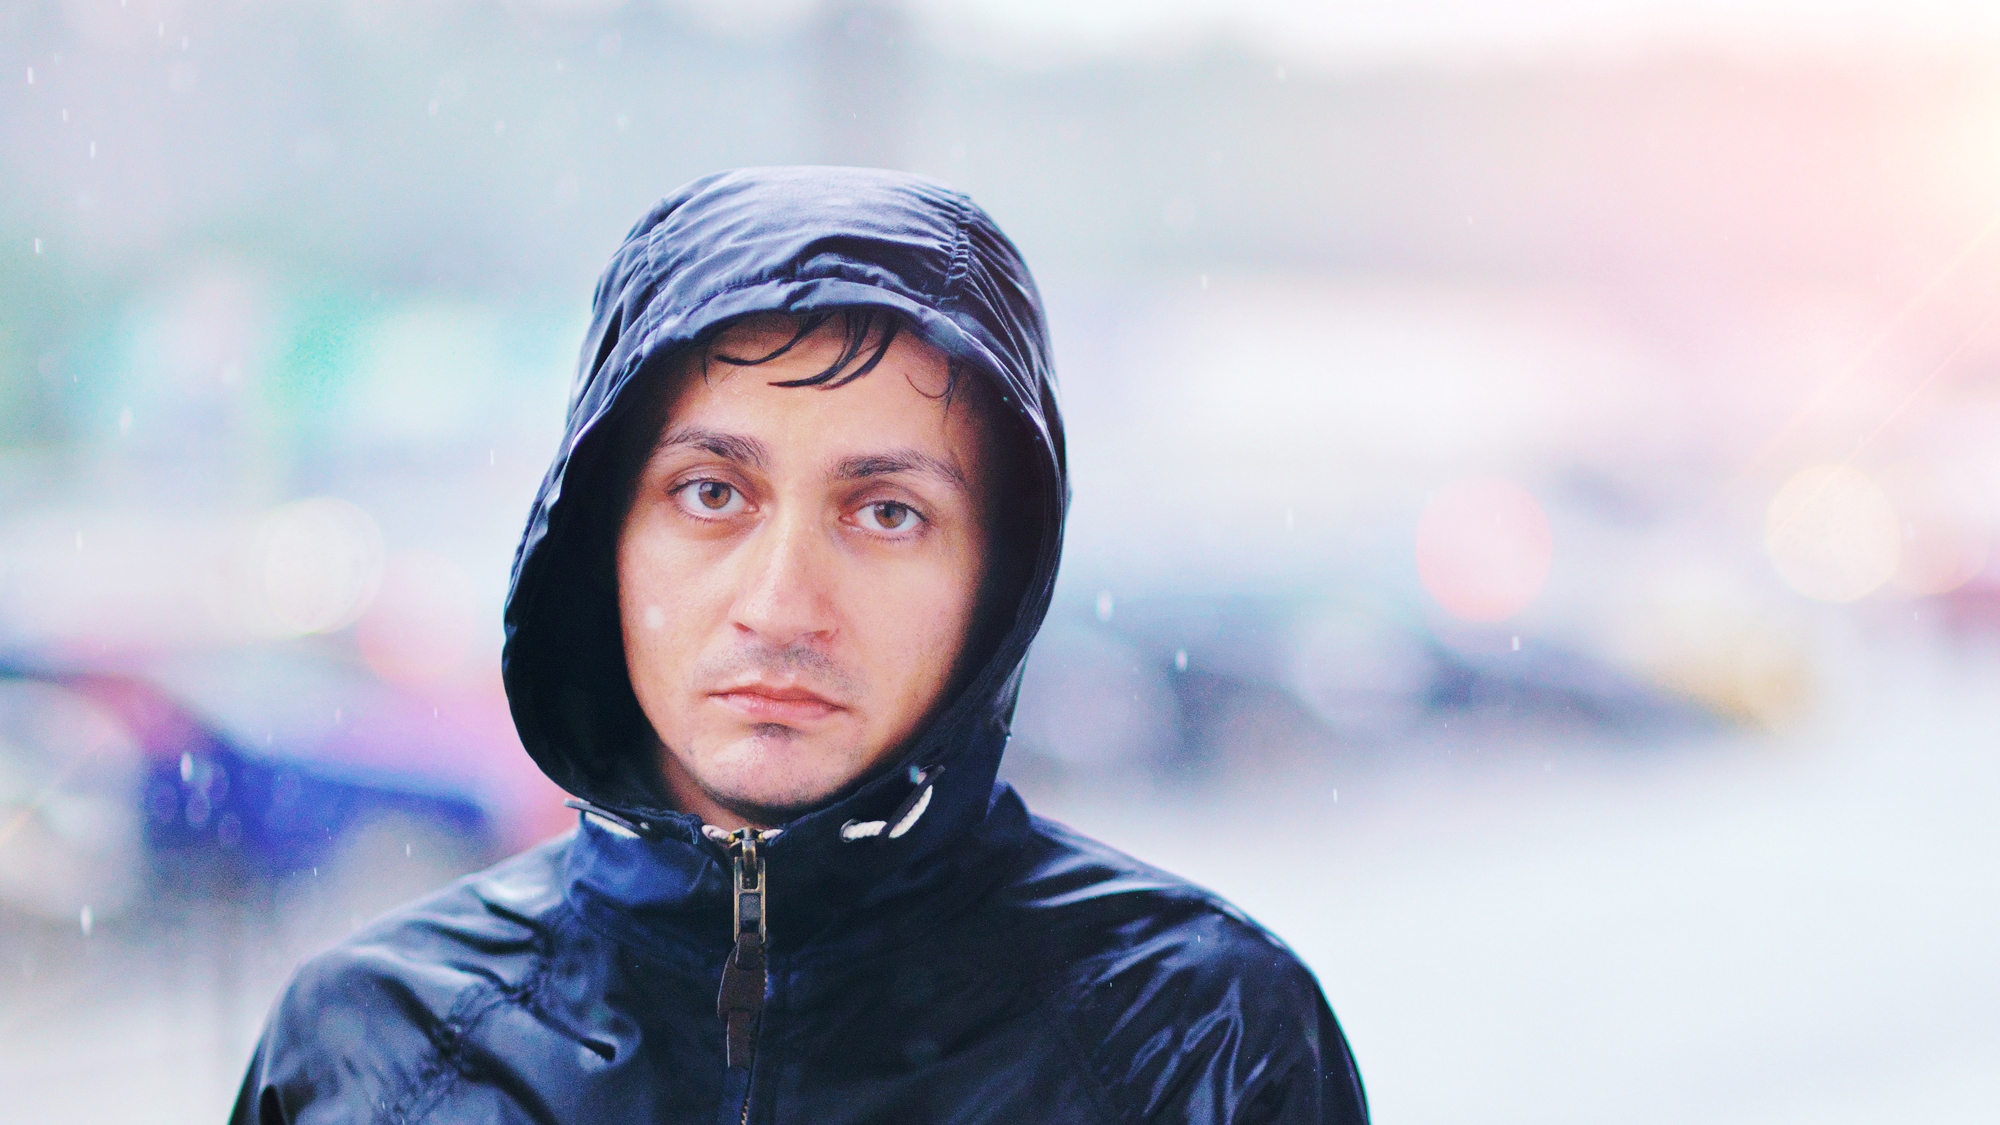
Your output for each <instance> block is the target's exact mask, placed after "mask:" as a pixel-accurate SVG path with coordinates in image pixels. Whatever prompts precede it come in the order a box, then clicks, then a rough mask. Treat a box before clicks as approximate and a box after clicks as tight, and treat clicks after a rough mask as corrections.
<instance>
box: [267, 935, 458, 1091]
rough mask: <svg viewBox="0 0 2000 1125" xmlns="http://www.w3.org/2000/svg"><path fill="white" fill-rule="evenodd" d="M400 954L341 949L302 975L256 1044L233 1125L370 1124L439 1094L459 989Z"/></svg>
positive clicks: (357, 947) (324, 956) (439, 973)
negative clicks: (440, 1045) (425, 1095)
mask: <svg viewBox="0 0 2000 1125" xmlns="http://www.w3.org/2000/svg"><path fill="white" fill-rule="evenodd" d="M397 952H398V951H395V950H393V949H386V948H384V947H382V946H379V945H366V944H363V945H354V946H343V947H337V948H335V949H333V950H331V951H329V952H327V953H323V954H321V955H320V956H318V957H315V958H313V959H312V960H311V961H308V962H306V964H305V965H303V966H301V967H300V969H299V972H298V974H297V975H296V976H295V977H294V978H293V980H292V983H291V984H290V985H289V986H288V987H287V988H286V989H285V993H284V995H283V996H281V997H280V998H279V1000H278V1003H277V1005H276V1007H274V1008H273V1009H272V1011H271V1017H270V1019H269V1021H268V1022H267V1023H266V1024H265V1027H264V1034H263V1037H262V1038H261V1039H259V1040H258V1043H257V1050H256V1053H255V1054H254V1055H253V1056H252V1057H251V1059H250V1067H249V1070H248V1071H247V1072H246V1073H245V1074H244V1076H243V1085H242V1087H241V1088H240V1089H239V1090H238V1092H237V1096H236V1108H235V1110H234V1112H232V1113H231V1115H230V1122H231V1125H319V1123H321V1122H335V1121H338V1122H354V1121H367V1120H371V1119H373V1118H374V1117H375V1116H377V1115H387V1114H390V1113H394V1112H397V1111H399V1110H402V1109H406V1108H408V1106H409V1104H410V1102H411V1101H412V1099H413V1098H414V1097H416V1096H418V1095H420V1094H421V1093H422V1092H423V1091H425V1090H426V1089H429V1088H431V1087H433V1086H434V1085H435V1080H436V1078H437V1077H438V1071H439V1065H438V1063H439V1055H438V1050H437V1047H436V1043H437V1042H438V1040H439V1039H441V1038H444V1037H445V1036H446V1033H447V1032H448V1030H449V1026H450V1025H449V1018H450V1017H449V1016H448V1015H447V1013H448V1012H449V1010H450V1008H451V1007H452V1004H451V1000H452V999H453V997H452V995H451V993H452V992H453V991H454V990H453V988H452V986H453V985H454V984H455V983H456V982H454V981H452V980H450V979H449V976H448V974H447V973H445V972H442V971H440V969H439V968H437V967H434V966H428V965H424V964H421V963H417V962H413V961H411V960H409V959H406V958H403V957H400V956H397Z"/></svg>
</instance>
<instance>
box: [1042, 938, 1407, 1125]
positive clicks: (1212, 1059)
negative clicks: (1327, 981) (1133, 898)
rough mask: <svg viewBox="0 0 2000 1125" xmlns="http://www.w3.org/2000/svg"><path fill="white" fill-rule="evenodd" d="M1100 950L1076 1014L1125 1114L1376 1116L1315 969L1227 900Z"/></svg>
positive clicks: (1238, 1119) (1222, 1121)
mask: <svg viewBox="0 0 2000 1125" xmlns="http://www.w3.org/2000/svg"><path fill="white" fill-rule="evenodd" d="M1129 936H1131V937H1133V938H1135V939H1136V941H1135V942H1134V943H1133V944H1131V945H1127V946H1125V947H1123V948H1121V949H1120V950H1118V955H1117V956H1116V957H1115V958H1114V959H1110V960H1107V961H1100V962H1098V964H1097V965H1096V967H1095V972H1093V973H1092V974H1091V979H1088V980H1086V981H1084V982H1082V984H1083V987H1082V988H1081V989H1080V990H1079V995H1081V997H1082V998H1083V1002H1082V1004H1081V1005H1080V1006H1079V1007H1078V1009H1077V1010H1076V1012H1075V1014H1076V1016H1077V1017H1079V1018H1080V1019H1081V1020H1082V1021H1083V1023H1082V1025H1081V1026H1080V1027H1079V1032H1080V1034H1081V1035H1082V1036H1083V1038H1084V1042H1086V1043H1089V1044H1091V1047H1092V1053H1093V1054H1094V1055H1095V1059H1096V1069H1097V1072H1098V1075H1099V1077H1100V1079H1101V1080H1102V1081H1103V1082H1104V1084H1105V1085H1106V1086H1107V1087H1108V1088H1109V1089H1110V1090H1111V1096H1112V1099H1113V1100H1114V1101H1115V1102H1117V1103H1119V1106H1120V1114H1119V1115H1120V1116H1121V1117H1123V1118H1124V1119H1126V1120H1128V1121H1144V1122H1147V1123H1149V1125H1197V1123H1199V1125H1366V1123H1367V1121H1368V1103H1367V1099H1366V1097H1365V1096H1364V1094H1363V1093H1362V1089H1361V1078H1360V1075H1359V1073H1358V1072H1357V1070H1356V1068H1355V1064H1354V1057H1353V1055H1352V1054H1351V1053H1350V1052H1349V1050H1348V1046H1347V1039H1346V1036H1345V1035H1343V1034H1342V1033H1341V1030H1340V1025H1339V1023H1338V1022H1336V1021H1335V1019H1334V1016H1333V1011H1332V1010H1331V1009H1330V1008H1329V1007H1328V1006H1327V1002H1326V999H1325V997H1324V996H1323V995H1322V994H1321V992H1320V989H1319V984H1318V982H1316V981H1315V980H1314V979H1313V976H1312V973H1311V972H1310V971H1308V970H1307V969H1306V967H1305V966H1304V965H1303V964H1301V963H1300V962H1299V960H1298V958H1297V957H1296V956H1294V955H1293V954H1292V952H1291V951H1290V950H1289V949H1287V948H1285V946H1284V945H1283V944H1282V943H1280V942H1278V941H1277V939H1275V938H1273V937H1271V936H1270V935H1269V934H1268V933H1266V932H1265V931H1264V930H1263V929H1261V928H1260V927H1258V926H1257V925H1256V924H1255V923H1253V922H1250V921H1249V920H1248V919H1246V918H1244V917H1243V916H1242V915H1241V914H1238V913H1236V912H1235V911H1233V910H1231V909H1229V908H1227V907H1207V908H1205V909H1202V910H1199V911H1198V912H1197V913H1196V914H1195V915H1194V916H1192V917H1190V916H1185V915H1184V916H1182V917H1180V918H1178V919H1175V920H1173V921H1172V922H1171V923H1169V924H1167V925H1165V926H1162V927H1161V928H1160V929H1158V930H1155V931H1153V932H1152V933H1149V934H1144V935H1129Z"/></svg>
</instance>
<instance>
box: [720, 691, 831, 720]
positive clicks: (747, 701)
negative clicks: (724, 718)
mask: <svg viewBox="0 0 2000 1125" xmlns="http://www.w3.org/2000/svg"><path fill="white" fill-rule="evenodd" d="M708 697H709V698H710V699H713V700H715V701H716V702H717V703H720V704H722V705H723V706H724V707H727V708H729V709H730V710H732V711H735V712H736V713H737V714H739V715H742V716H743V717H744V718H746V719H753V720H755V721H757V722H760V723H805V722H812V721H813V720H815V719H824V718H826V717H827V716H829V715H831V714H833V713H834V712H836V711H840V710H843V708H842V707H841V706H840V705H839V704H837V703H835V702H833V701H832V700H830V699H827V698H826V697H825V696H823V695H820V694H818V693H817V692H813V691H809V690H807V689H806V688H802V687H798V686H796V685H792V686H785V687H779V686H776V685H773V684H766V683H748V684H737V685H734V686H732V687H726V688H723V689H721V690H719V691H712V692H710V693H709V695H708Z"/></svg>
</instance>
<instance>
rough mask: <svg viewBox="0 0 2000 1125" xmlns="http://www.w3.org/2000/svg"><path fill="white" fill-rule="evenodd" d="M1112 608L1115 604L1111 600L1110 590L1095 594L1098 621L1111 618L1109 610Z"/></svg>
mask: <svg viewBox="0 0 2000 1125" xmlns="http://www.w3.org/2000/svg"><path fill="white" fill-rule="evenodd" d="M1114 608H1115V606H1114V605H1113V603H1112V601H1111V591H1109V590H1106V591H1104V592H1103V593H1101V594H1099V595H1097V619H1098V620H1099V621H1109V620H1111V611H1112V609H1114Z"/></svg>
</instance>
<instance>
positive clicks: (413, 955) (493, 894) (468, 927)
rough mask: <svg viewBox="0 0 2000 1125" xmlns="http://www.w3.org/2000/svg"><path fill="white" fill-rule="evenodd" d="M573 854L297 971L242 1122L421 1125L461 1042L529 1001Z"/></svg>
mask: <svg viewBox="0 0 2000 1125" xmlns="http://www.w3.org/2000/svg"><path fill="white" fill-rule="evenodd" d="M568 842H569V838H568V837H563V838H560V839H557V840H553V841H550V842H549V843H546V844H543V845H540V846H538V847H535V848H532V849H530V850H528V851H526V852H523V853H521V854H520V855H517V856H514V857H513V858H511V859H508V860H504V861H502V862H501V863H499V864H497V865H495V866H493V867H491V868H488V869H487V870H485V871H482V872H479V873H477V874H474V875H470V876H467V877H466V878H464V879H461V880H459V881H457V882H455V883H453V884H451V885H449V886H447V887H445V888H444V889H442V890H440V891H437V892H435V893H433V894H431V895H429V896H427V897H425V898H422V899H419V900H417V901H416V902H413V903H410V904H409V905H406V906H403V907H400V908H398V909H396V910H394V911H391V912H390V913H389V914H386V915H384V916H383V917H381V918H379V919H377V920H376V921H374V922H372V923H370V924H368V925H366V926H364V927H362V928H361V929H360V930H357V931H356V932H355V933H354V934H352V935H351V936H349V937H348V938H347V939H346V940H344V941H342V942H341V943H340V944H338V945H336V946H334V947H332V948H331V949H328V950H326V951H324V952H322V953H319V954H317V955H315V956H314V957H312V958H310V959H308V960H307V961H306V962H305V963H303V964H302V965H300V966H299V968H298V970H297V971H296V972H295V973H294V974H293V976H292V980H291V982H290V984H288V985H287V986H286V988H285V991H284V993H283V994H282V995H281V996H280V997H279V999H278V1002H277V1004H276V1006H275V1007H274V1008H273V1010H272V1012H271V1016H270V1019H269V1021H268V1022H267V1023H266V1025H265V1030H264V1035H263V1038H262V1039H261V1040H260V1041H259V1043H258V1046H257V1052H256V1055H255V1057H254V1058H253V1059H252V1060H251V1064H250V1071H249V1074H248V1075H246V1076H245V1079H244V1086H243V1089H242V1092H241V1094H240V1096H239V1100H238V1104H237V1107H236V1114H235V1117H234V1120H235V1121H237V1122H249V1121H255V1122H278V1121H283V1122H311V1121H318V1120H322V1119H325V1120H340V1121H348V1120H356V1119H362V1120H369V1119H376V1118H380V1119H384V1120H403V1119H405V1118H406V1116H415V1115H416V1112H418V1111H420V1110H421V1106H422V1103H424V1102H426V1101H427V1100H429V1099H430V1098H431V1097H433V1096H435V1094H436V1093H437V1092H438V1091H439V1090H440V1089H441V1088H442V1087H443V1086H444V1085H445V1084H446V1083H448V1082H449V1081H450V1079H451V1077H452V1075H453V1074H454V1073H455V1063H454V1058H453V1055H454V1052H455V1049H456V1047H457V1046H458V1044H459V1043H460V1042H461V1041H462V1040H463V1039H464V1037H465V1034H466V1032H467V1030H468V1029H470V1028H471V1027H472V1026H473V1025H474V1024H476V1023H477V1022H478V1021H479V1020H480V1018H481V1017H482V1016H484V1015H485V1014H486V1013H488V1012H489V1011H491V1010H492V1009H493V1008H494V1007H496V1006H498V1005H500V1004H503V1003H507V1002H509V1001H512V1000H515V999H518V998H520V997H521V996H523V995H525V994H526V993H528V992H530V991H531V990H532V989H533V987H534V984H535V982H536V978H537V976H538V974H540V973H541V972H542V971H543V967H544V965H545V964H546V962H547V956H546V953H547V951H548V949H549V947H550V940H549V936H550V930H551V928H552V927H553V925H554V924H555V923H554V915H555V914H556V913H557V912H558V911H560V910H562V909H563V908H564V907H563V899H562V882H561V869H562V858H563V856H564V854H565V853H566V850H567V847H568ZM357 1110H359V1111H360V1112H358V1113H357V1112H356V1111H357Z"/></svg>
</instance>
